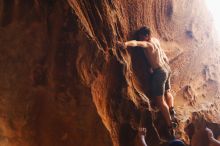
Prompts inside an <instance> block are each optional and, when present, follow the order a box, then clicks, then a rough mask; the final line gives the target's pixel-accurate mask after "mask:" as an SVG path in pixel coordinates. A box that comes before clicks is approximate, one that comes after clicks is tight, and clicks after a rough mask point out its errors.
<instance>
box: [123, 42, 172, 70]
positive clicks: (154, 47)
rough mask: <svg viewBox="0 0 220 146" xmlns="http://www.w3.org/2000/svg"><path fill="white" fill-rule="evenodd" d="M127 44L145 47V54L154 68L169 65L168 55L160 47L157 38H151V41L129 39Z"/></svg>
mask: <svg viewBox="0 0 220 146" xmlns="http://www.w3.org/2000/svg"><path fill="white" fill-rule="evenodd" d="M125 45H126V47H127V46H131V47H136V46H138V47H142V48H144V54H145V55H146V58H147V59H148V61H149V63H150V65H151V67H152V69H156V68H160V67H162V68H163V67H167V66H168V59H167V56H166V54H165V53H164V51H163V49H162V48H161V47H160V43H159V41H158V40H157V39H156V38H151V39H150V40H149V41H135V40H133V41H128V42H126V43H125Z"/></svg>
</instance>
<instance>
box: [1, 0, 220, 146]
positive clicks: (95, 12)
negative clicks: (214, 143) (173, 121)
mask: <svg viewBox="0 0 220 146" xmlns="http://www.w3.org/2000/svg"><path fill="white" fill-rule="evenodd" d="M143 25H148V26H149V27H150V28H151V29H152V31H153V35H154V36H155V37H157V38H158V39H159V40H160V42H161V45H162V47H163V48H164V50H165V52H166V53H167V55H168V57H169V58H170V63H171V68H172V70H173V76H172V93H173V94H174V95H175V107H176V110H177V116H178V118H179V119H180V125H179V128H178V130H177V134H178V136H179V137H180V138H182V139H184V140H185V141H186V142H187V143H190V139H192V145H193V146H204V144H206V145H208V141H207V139H206V137H207V136H206V134H205V133H204V125H206V126H208V127H210V128H211V129H212V130H213V132H214V134H215V136H216V137H217V136H218V135H219V134H220V132H219V131H220V130H219V125H218V123H219V117H218V115H219V109H218V105H219V104H218V103H219V96H220V94H219V81H220V78H219V71H220V70H219V63H220V60H219V48H218V44H217V43H216V42H217V38H216V37H215V36H216V34H215V32H214V30H213V29H212V26H211V25H212V23H211V18H210V15H209V13H208V12H207V10H206V7H205V5H204V4H203V3H202V2H201V1H199V0H195V1H181V3H180V2H177V1H172V0H163V1H160V0H145V1H141V0H132V1H131V0H127V1H114V0H100V1H78V0H68V1H67V2H61V1H58V0H57V1H51V0H47V1H39V0H33V1H28V2H27V1H23V0H21V1H16V0H0V52H1V53H0V54H1V57H0V68H1V69H0V105H1V106H0V145H5V146H26V145H27V146H41V145H42V146H94V145H96V146H108V145H109V146H110V145H114V146H134V145H138V142H137V138H136V137H137V128H138V127H139V125H140V119H141V117H142V115H144V116H143V117H144V118H145V119H146V120H145V121H146V122H145V123H142V124H144V125H145V126H146V127H147V129H148V132H147V135H146V142H147V144H148V145H150V146H157V145H160V143H161V141H162V139H166V135H167V131H166V130H164V129H165V128H164V127H165V124H164V119H163V118H162V116H161V114H160V113H159V112H158V111H155V110H154V109H152V103H151V101H153V99H152V98H151V97H150V94H149V89H150V84H149V80H150V76H149V73H148V69H149V65H148V63H147V61H146V58H145V56H144V55H143V52H142V50H141V49H137V48H136V49H134V48H130V49H128V50H121V49H120V48H117V47H116V41H117V40H119V41H126V40H130V39H132V38H133V37H134V35H133V33H134V31H135V30H137V29H138V28H139V27H141V26H143ZM192 113H193V114H192ZM201 121H203V122H201ZM188 125H189V126H188ZM190 125H191V126H190ZM192 127H193V128H192ZM201 131H203V133H202V132H201ZM200 137H202V139H203V140H204V142H202V141H200V142H197V139H199V138H200Z"/></svg>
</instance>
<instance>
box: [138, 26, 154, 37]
mask: <svg viewBox="0 0 220 146" xmlns="http://www.w3.org/2000/svg"><path fill="white" fill-rule="evenodd" d="M138 34H139V35H143V36H151V30H150V28H148V27H147V26H143V27H141V28H140V29H139V31H138Z"/></svg>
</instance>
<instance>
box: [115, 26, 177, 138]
mask: <svg viewBox="0 0 220 146" xmlns="http://www.w3.org/2000/svg"><path fill="white" fill-rule="evenodd" d="M118 45H119V46H122V47H123V48H127V47H142V48H143V49H144V54H145V56H146V58H147V59H148V61H149V64H150V65H151V69H152V84H151V86H152V96H153V97H154V98H155V99H156V103H157V105H158V107H159V108H160V110H161V112H162V114H163V116H164V118H165V121H166V124H167V126H168V128H169V132H170V134H171V135H173V128H175V126H176V123H175V122H174V118H175V111H174V108H173V107H174V103H173V96H172V94H171V93H170V74H171V70H170V67H169V60H168V58H167V56H166V54H165V52H164V50H163V49H162V48H161V46H160V43H159V41H158V40H157V39H156V38H153V37H151V30H150V29H149V28H148V27H142V28H140V29H139V31H138V41H137V40H131V41H127V42H125V43H121V42H118Z"/></svg>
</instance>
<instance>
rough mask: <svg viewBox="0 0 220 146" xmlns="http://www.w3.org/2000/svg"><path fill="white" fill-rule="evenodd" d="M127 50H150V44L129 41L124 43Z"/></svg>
mask: <svg viewBox="0 0 220 146" xmlns="http://www.w3.org/2000/svg"><path fill="white" fill-rule="evenodd" d="M124 45H125V48H127V47H143V48H149V46H150V43H148V42H146V41H136V40H132V41H127V42H125V43H124Z"/></svg>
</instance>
